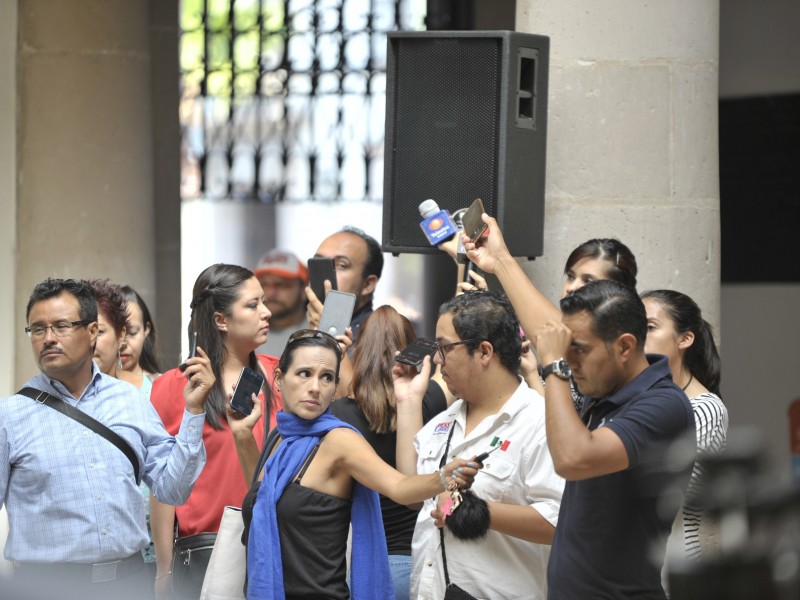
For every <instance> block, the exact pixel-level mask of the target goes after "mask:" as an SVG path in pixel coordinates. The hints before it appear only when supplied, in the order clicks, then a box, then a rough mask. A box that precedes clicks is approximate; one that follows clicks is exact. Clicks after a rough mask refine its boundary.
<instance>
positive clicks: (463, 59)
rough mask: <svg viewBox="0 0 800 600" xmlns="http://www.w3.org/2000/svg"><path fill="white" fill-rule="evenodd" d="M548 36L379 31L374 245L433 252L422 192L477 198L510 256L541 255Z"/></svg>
mask: <svg viewBox="0 0 800 600" xmlns="http://www.w3.org/2000/svg"><path fill="white" fill-rule="evenodd" d="M549 55H550V39H549V38H548V37H545V36H541V35H532V34H525V33H515V32H509V31H426V32H392V33H389V34H388V57H387V70H386V81H387V83H386V141H385V146H384V187H383V189H384V192H383V240H382V242H383V250H384V251H386V252H391V253H393V254H400V253H403V252H411V253H437V252H439V250H436V249H435V248H432V247H431V246H430V244H429V243H428V240H427V238H426V237H425V234H424V233H423V232H422V230H421V229H420V226H419V224H420V221H421V220H422V218H421V217H420V214H419V210H418V208H419V205H420V203H421V202H422V201H423V200H426V199H427V198H432V199H434V200H436V202H437V203H438V204H439V207H440V208H443V209H447V210H449V211H450V212H451V213H453V212H455V211H457V210H459V209H461V208H466V207H468V206H469V205H470V204H471V203H472V201H473V200H474V199H475V198H482V199H483V203H484V206H485V208H486V212H487V213H489V214H490V215H491V216H493V217H495V218H496V219H497V220H498V222H499V224H500V228H501V229H502V231H503V236H504V237H505V240H506V243H507V244H508V247H509V249H510V250H511V253H512V254H513V255H514V256H521V257H528V258H533V257H535V256H541V254H542V246H543V232H544V177H545V152H546V142H547V80H548V65H549Z"/></svg>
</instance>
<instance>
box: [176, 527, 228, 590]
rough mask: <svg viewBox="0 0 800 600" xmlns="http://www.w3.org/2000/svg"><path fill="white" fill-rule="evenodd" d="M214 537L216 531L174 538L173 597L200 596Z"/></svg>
mask: <svg viewBox="0 0 800 600" xmlns="http://www.w3.org/2000/svg"><path fill="white" fill-rule="evenodd" d="M216 539H217V534H216V533H196V534H195V535H187V536H186V537H182V538H179V537H176V538H175V546H174V548H173V552H172V594H173V596H174V597H175V598H181V599H185V600H197V599H198V598H199V597H200V591H201V590H202V589H203V579H204V578H205V576H206V569H207V568H208V561H209V559H210V558H211V551H212V550H213V549H214V542H215V541H216Z"/></svg>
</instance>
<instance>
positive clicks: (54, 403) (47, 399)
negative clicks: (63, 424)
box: [17, 387, 142, 485]
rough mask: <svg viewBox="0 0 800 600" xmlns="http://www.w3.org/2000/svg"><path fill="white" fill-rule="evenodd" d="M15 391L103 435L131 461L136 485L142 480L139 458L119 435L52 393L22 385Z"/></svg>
mask: <svg viewBox="0 0 800 600" xmlns="http://www.w3.org/2000/svg"><path fill="white" fill-rule="evenodd" d="M17 393H18V394H21V395H23V396H27V397H28V398H31V399H32V400H35V401H36V402H38V403H39V404H44V405H45V406H49V407H50V408H52V409H53V410H57V411H58V412H60V413H61V414H63V415H66V416H68V417H69V418H70V419H73V420H75V421H77V422H78V423H80V424H81V425H83V426H84V427H88V428H89V429H91V430H92V431H94V432H95V433H96V434H97V435H99V436H102V437H104V438H105V439H106V440H108V441H109V442H111V443H112V444H114V445H115V446H116V447H117V448H118V449H119V450H120V452H122V453H123V454H124V455H125V456H127V457H128V460H129V461H131V466H132V467H133V475H134V477H135V478H136V485H139V484H140V483H141V482H142V480H141V478H140V477H139V459H138V458H137V457H136V453H135V452H134V451H133V448H131V446H130V444H128V442H126V441H125V440H124V439H123V438H122V437H121V436H119V435H118V434H116V433H114V432H113V431H111V429H109V428H108V427H106V426H105V425H103V424H102V423H101V422H100V421H97V420H96V419H93V418H92V417H90V416H89V415H87V414H86V413H85V412H83V411H82V410H80V409H77V408H75V409H74V410H70V408H71V407H69V405H68V404H67V403H66V402H64V401H63V400H62V399H61V398H58V397H57V396H53V395H52V394H48V393H47V392H42V391H40V390H37V389H35V388H32V387H24V388H22V389H21V390H20V391H19V392H17Z"/></svg>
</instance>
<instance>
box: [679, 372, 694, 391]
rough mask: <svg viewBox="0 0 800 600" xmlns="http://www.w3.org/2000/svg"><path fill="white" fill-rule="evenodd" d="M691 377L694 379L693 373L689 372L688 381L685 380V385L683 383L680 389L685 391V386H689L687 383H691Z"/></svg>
mask: <svg viewBox="0 0 800 600" xmlns="http://www.w3.org/2000/svg"><path fill="white" fill-rule="evenodd" d="M693 379H694V375H692V374H691V373H689V381H687V382H686V385H685V386H683V387H682V388H681V391H683V392H685V391H686V388H687V387H689V384H690V383H692V380H693Z"/></svg>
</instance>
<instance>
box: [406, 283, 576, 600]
mask: <svg viewBox="0 0 800 600" xmlns="http://www.w3.org/2000/svg"><path fill="white" fill-rule="evenodd" d="M436 341H437V342H438V346H439V347H438V351H437V353H436V354H435V355H434V362H435V363H436V364H437V365H439V366H440V368H441V370H442V378H443V380H444V382H445V384H446V385H447V387H448V389H449V390H450V392H451V393H452V394H453V395H454V396H455V397H456V398H458V400H456V401H455V402H454V403H453V404H452V405H451V406H450V408H448V409H447V410H446V411H444V412H442V413H440V414H439V415H438V416H436V417H434V418H433V419H431V420H430V421H429V422H428V423H427V424H426V425H425V426H424V427H422V429H421V430H420V427H421V426H422V420H421V402H422V395H423V394H424V392H425V390H426V389H427V378H428V375H429V373H430V366H431V363H430V359H429V358H428V357H426V358H425V360H424V362H423V367H422V371H421V372H420V374H418V375H417V374H416V373H414V372H413V368H412V369H411V371H409V370H405V369H404V368H403V367H396V368H395V369H394V377H395V396H396V399H397V456H398V468H400V470H401V471H407V470H409V469H410V470H414V466H413V465H414V461H415V462H416V469H415V470H416V472H419V473H430V472H433V471H436V470H438V469H439V467H440V464H439V463H440V462H441V461H442V458H443V455H444V454H445V453H446V458H445V461H448V460H450V459H451V457H453V456H459V457H463V458H467V459H471V458H472V457H475V456H480V455H482V454H483V453H484V452H487V451H488V450H490V449H492V448H495V451H493V452H492V453H491V454H489V455H488V456H487V457H486V458H484V459H483V461H482V462H483V468H482V469H481V470H480V471H479V473H478V475H477V476H476V477H475V482H474V483H473V484H472V488H471V489H472V491H473V492H474V493H475V495H476V496H478V497H479V498H482V499H483V500H485V501H486V502H487V504H488V508H489V514H490V525H489V531H488V533H487V534H486V536H485V537H483V538H481V539H478V540H470V541H464V540H461V539H458V538H457V537H455V536H453V535H452V534H451V533H450V531H449V530H447V529H445V530H443V531H444V536H443V539H442V538H441V537H440V533H439V530H438V527H441V525H442V503H443V502H444V501H445V500H446V497H447V493H444V494H441V495H440V496H439V497H438V498H435V499H431V500H428V501H426V502H425V504H424V505H423V507H422V510H420V512H419V517H418V519H417V525H416V528H415V530H414V539H413V543H412V560H413V570H412V575H411V598H420V599H421V598H426V599H434V598H442V597H443V596H444V590H445V586H446V579H445V573H444V568H443V556H442V548H441V545H442V542H443V543H444V546H445V550H446V560H447V573H448V575H449V579H450V581H451V582H452V583H454V584H456V585H458V586H459V587H461V588H462V589H463V590H465V591H466V592H468V593H470V594H472V595H473V596H475V597H477V598H503V599H504V600H514V599H522V598H525V599H527V600H531V599H533V600H543V599H544V598H545V597H546V595H547V585H546V569H547V560H548V557H549V555H550V543H551V542H552V539H553V534H554V532H555V526H556V522H557V517H558V510H559V503H560V500H561V493H562V490H563V488H564V480H563V479H562V478H561V477H559V476H558V475H557V474H556V473H555V469H554V467H553V461H552V459H551V458H550V452H549V450H548V448H547V440H546V437H545V421H544V399H543V398H542V397H541V395H539V393H538V392H536V391H534V390H532V389H531V388H529V387H528V385H527V384H526V383H525V382H524V381H523V380H522V378H520V377H519V375H518V374H517V371H518V368H519V363H520V354H521V349H522V342H521V338H520V328H519V322H518V321H517V318H516V315H515V314H514V310H513V309H512V308H511V305H510V304H509V302H508V300H507V299H506V297H505V296H503V295H502V294H496V293H492V292H467V293H465V294H462V295H460V296H456V297H455V298H453V299H452V300H450V301H448V302H446V303H445V304H444V305H443V306H442V307H441V309H440V311H439V319H438V322H437V324H436ZM417 431H419V433H417V434H416V436H414V433H415V432H417ZM412 438H413V442H412Z"/></svg>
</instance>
